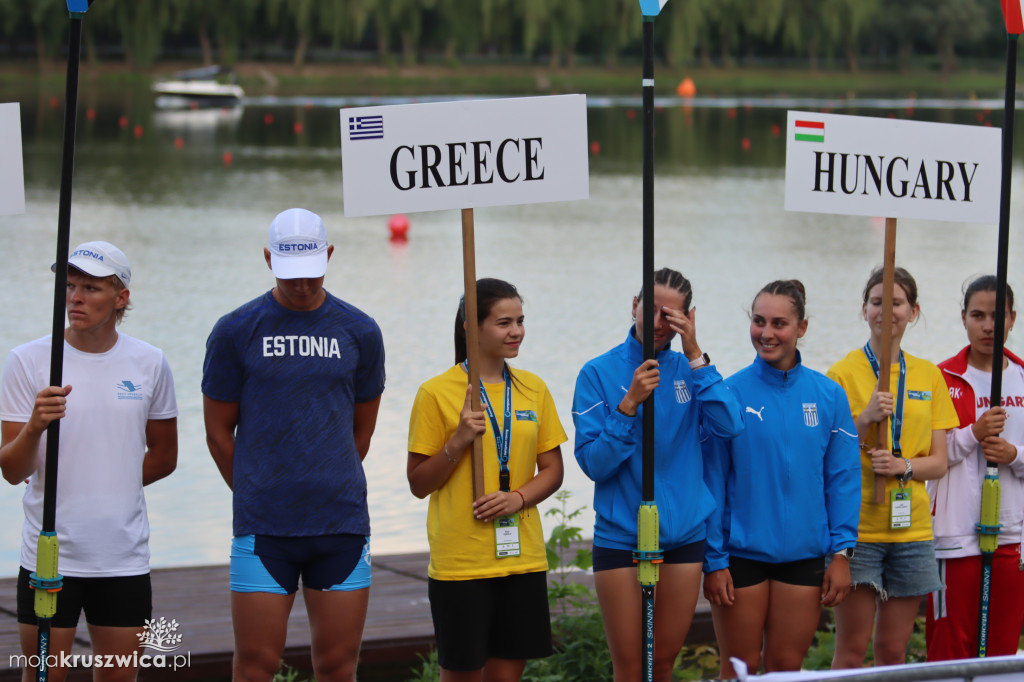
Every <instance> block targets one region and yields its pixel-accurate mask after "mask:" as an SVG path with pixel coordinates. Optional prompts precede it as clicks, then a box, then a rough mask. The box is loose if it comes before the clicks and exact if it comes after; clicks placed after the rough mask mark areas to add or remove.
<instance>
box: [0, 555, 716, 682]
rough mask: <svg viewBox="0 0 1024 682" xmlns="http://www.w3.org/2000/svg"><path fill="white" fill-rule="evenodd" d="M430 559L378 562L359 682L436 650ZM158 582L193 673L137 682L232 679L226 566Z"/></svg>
mask: <svg viewBox="0 0 1024 682" xmlns="http://www.w3.org/2000/svg"><path fill="white" fill-rule="evenodd" d="M427 557H428V555H427V553H426V552H422V553H417V554H401V555H381V556H374V557H373V586H372V587H371V588H370V605H369V612H368V614H367V617H366V626H365V629H364V630H363V647H362V653H361V656H360V673H359V676H360V679H361V680H363V679H367V680H369V679H384V677H383V676H382V675H381V674H380V673H383V672H384V671H385V670H391V671H394V672H393V673H392V674H395V673H401V672H403V671H407V670H408V669H409V668H411V667H413V666H414V665H415V664H416V663H417V661H418V659H417V654H423V655H426V654H427V653H428V652H429V650H430V647H431V646H432V645H433V642H434V629H433V624H432V623H431V619H430V604H429V602H428V600H427ZM152 578H153V617H154V618H157V619H159V618H161V617H163V618H166V619H167V620H171V619H174V620H175V621H177V622H178V629H177V633H179V634H181V635H182V642H181V647H180V649H179V650H178V651H177V652H175V653H182V654H187V655H188V657H189V659H188V667H186V668H180V669H178V670H176V671H171V670H169V669H163V670H158V669H148V670H141V671H140V673H139V679H140V680H143V681H149V680H154V681H155V680H174V681H175V682H177V681H181V680H198V679H210V678H223V679H228V678H229V677H230V676H231V655H232V650H233V636H232V630H231V609H230V606H229V599H230V597H229V588H228V567H227V565H219V566H196V567H188V568H165V569H156V570H154V571H153V573H152ZM579 578H580V579H581V580H582V581H585V582H588V583H590V584H593V576H591V575H583V574H581V575H579ZM549 579H550V578H549ZM15 594H16V580H15V579H14V578H7V579H3V580H0V682H13V681H15V680H19V679H20V674H21V671H20V669H17V668H14V669H12V668H11V667H10V666H9V664H8V656H10V655H16V654H19V653H20V646H19V644H18V625H17V619H16V608H15ZM689 640H690V641H694V642H707V641H711V640H714V631H713V629H712V626H711V614H710V609H709V607H708V604H707V602H706V601H704V599H703V598H701V600H700V602H699V603H698V605H697V614H696V616H695V618H694V622H693V626H692V627H691V628H690V636H689ZM309 642H310V637H309V630H308V627H307V620H306V608H305V604H304V602H303V600H302V599H296V600H295V606H294V607H293V608H292V614H291V619H290V621H289V623H288V644H287V649H286V650H285V655H284V660H285V662H286V663H287V664H289V665H291V666H293V667H295V668H299V669H302V670H308V669H309V668H310V667H311V664H310V658H309ZM72 653H82V654H88V653H90V647H89V633H88V630H87V629H86V627H85V619H84V618H83V619H82V621H81V622H80V623H79V628H78V633H77V637H76V645H75V648H74V650H73V651H72ZM375 670H376V671H377V673H376V674H375V672H374V671H375ZM90 679H91V671H89V670H83V669H78V670H75V671H73V672H72V673H71V674H70V675H69V677H68V680H69V682H85V681H86V680H90ZM399 679H401V678H399Z"/></svg>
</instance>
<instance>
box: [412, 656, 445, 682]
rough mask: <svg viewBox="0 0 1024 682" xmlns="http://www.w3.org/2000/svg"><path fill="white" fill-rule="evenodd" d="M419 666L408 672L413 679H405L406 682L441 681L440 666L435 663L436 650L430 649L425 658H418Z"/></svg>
mask: <svg viewBox="0 0 1024 682" xmlns="http://www.w3.org/2000/svg"><path fill="white" fill-rule="evenodd" d="M418 658H419V659H420V664H419V665H418V666H417V667H415V668H410V670H409V672H411V673H413V677H409V678H407V679H406V682H437V680H439V679H441V664H440V663H438V662H437V649H431V650H430V654H429V655H428V656H427V657H425V658H424V657H423V656H418Z"/></svg>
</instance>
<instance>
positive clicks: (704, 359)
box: [690, 353, 711, 369]
mask: <svg viewBox="0 0 1024 682" xmlns="http://www.w3.org/2000/svg"><path fill="white" fill-rule="evenodd" d="M710 364H711V358H710V357H708V354H707V353H701V354H700V357H698V358H694V359H693V360H690V369H700V368H701V367H706V366H708V365H710Z"/></svg>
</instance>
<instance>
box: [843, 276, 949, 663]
mask: <svg viewBox="0 0 1024 682" xmlns="http://www.w3.org/2000/svg"><path fill="white" fill-rule="evenodd" d="M882 289H883V287H882V271H881V270H875V271H874V272H872V273H871V277H869V278H868V281H867V284H866V285H865V287H864V292H863V305H862V311H863V315H864V319H865V320H866V321H867V323H868V325H869V327H870V329H871V338H870V340H869V341H868V343H866V344H865V345H864V347H863V348H859V349H857V350H854V351H851V352H850V353H849V354H848V355H847V356H846V357H845V358H843V359H842V360H840V361H839V362H837V363H836V364H834V365H833V366H832V368H831V369H830V370H829V371H828V376H829V377H830V378H832V379H834V380H835V381H837V382H838V383H839V384H840V385H841V386H842V387H843V388H844V389H845V390H846V395H847V397H848V398H849V400H850V410H851V411H852V413H853V419H854V424H855V425H856V427H857V434H858V436H859V438H860V442H861V507H860V526H859V528H858V537H857V546H856V548H855V549H854V555H853V557H852V558H851V559H850V576H851V578H852V579H853V586H854V587H853V590H852V591H851V592H850V594H849V595H848V596H847V597H846V600H845V601H844V602H843V603H842V604H840V605H839V606H837V607H836V611H835V613H836V653H835V658H834V659H833V660H832V667H833V668H860V667H861V666H862V665H863V664H864V655H865V654H866V653H867V648H868V644H869V642H870V641H871V636H872V631H873V630H874V654H875V665H897V664H902V663H905V662H906V652H907V644H908V643H909V641H910V635H911V633H912V632H913V628H914V619H915V618H916V616H917V613H918V610H919V608H920V605H921V597H922V596H923V595H925V594H928V593H929V592H931V591H933V590H936V589H938V588H939V586H940V583H939V576H938V571H937V569H936V564H935V549H934V547H933V545H932V519H931V513H930V504H929V501H928V491H927V490H926V489H925V485H924V481H928V480H932V479H936V478H941V477H942V476H943V475H944V474H945V473H946V466H947V464H946V431H947V430H949V429H951V428H954V427H956V426H957V425H958V423H959V420H958V419H957V416H956V412H955V410H954V409H953V403H952V401H951V400H950V398H949V393H948V392H947V391H946V382H945V380H944V379H943V378H942V374H941V373H940V372H939V370H938V368H937V367H936V366H935V365H933V364H932V363H930V362H928V361H926V360H922V359H920V358H915V357H913V356H911V355H909V354H907V353H904V352H903V351H902V350H901V349H900V342H901V340H902V339H903V333H904V332H905V331H906V329H907V325H908V324H909V323H911V322H913V321H914V320H916V319H917V316H918V313H919V312H920V307H919V306H918V304H917V283H916V282H915V281H914V278H913V277H911V276H910V274H909V273H908V272H907V271H906V270H904V269H903V268H896V276H895V285H894V287H893V312H892V352H891V356H890V358H889V360H888V361H889V363H891V367H890V370H889V371H890V386H891V388H890V391H888V392H881V391H878V390H877V382H878V372H879V371H882V367H883V364H884V363H882V362H880V360H879V356H880V355H881V347H882V331H883V328H884V325H885V321H884V320H883V319H882V293H883V291H882ZM890 418H891V419H890ZM880 425H883V426H880ZM879 428H886V429H887V437H886V439H885V442H886V445H885V447H876V444H877V438H878V437H877V433H878V429H879ZM875 475H880V476H883V477H885V497H884V501H883V503H882V504H877V503H876V502H875V495H874V489H875V482H874V479H875Z"/></svg>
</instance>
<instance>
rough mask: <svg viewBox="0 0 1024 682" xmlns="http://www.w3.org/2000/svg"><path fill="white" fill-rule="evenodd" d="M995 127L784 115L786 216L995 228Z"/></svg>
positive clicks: (999, 171)
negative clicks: (822, 215) (832, 216)
mask: <svg viewBox="0 0 1024 682" xmlns="http://www.w3.org/2000/svg"><path fill="white" fill-rule="evenodd" d="M1000 150H1001V134H1000V130H999V129H998V128H985V127H981V126H966V125H952V124H948V123H925V122H920V121H901V120H897V119H887V118H871V117H866V116H839V115H836V114H814V113H810V112H804V111H790V112H789V117H788V121H787V124H786V210H787V211H808V212H811V213H842V214H846V215H863V216H876V217H883V218H919V219H923V220H948V221H953V222H964V223H992V224H995V223H998V222H999V183H1000V179H1001V177H1002V166H1001V158H1002V156H1001V151H1000Z"/></svg>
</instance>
